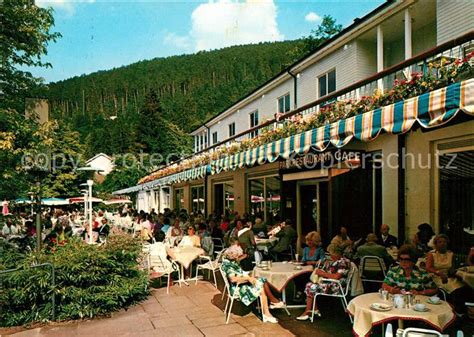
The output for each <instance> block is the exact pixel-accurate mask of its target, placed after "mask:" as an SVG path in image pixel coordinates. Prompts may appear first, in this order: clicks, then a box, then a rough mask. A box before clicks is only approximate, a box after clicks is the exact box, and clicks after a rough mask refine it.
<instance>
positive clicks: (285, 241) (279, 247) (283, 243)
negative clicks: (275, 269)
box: [270, 219, 296, 255]
mask: <svg viewBox="0 0 474 337" xmlns="http://www.w3.org/2000/svg"><path fill="white" fill-rule="evenodd" d="M291 225H292V222H291V220H289V219H287V220H285V221H283V222H282V223H281V224H280V228H281V229H280V231H279V232H278V233H276V234H275V236H276V237H277V238H279V239H280V240H279V241H278V242H277V244H276V245H275V247H273V248H272V249H271V250H270V251H271V253H273V254H274V255H278V254H281V253H284V252H287V251H288V250H289V249H290V245H291V243H292V242H293V240H295V239H296V231H295V229H294V228H293V227H292V226H291Z"/></svg>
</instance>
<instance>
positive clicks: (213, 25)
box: [29, 0, 384, 83]
mask: <svg viewBox="0 0 474 337" xmlns="http://www.w3.org/2000/svg"><path fill="white" fill-rule="evenodd" d="M383 2H384V1H383V0H355V1H350V0H339V1H337V0H325V1H321V0H312V1H309V0H306V1H292V0H286V1H273V0H241V1H235V0H212V1H208V2H204V1H189V0H188V1H170V0H168V1H164V0H141V1H133V0H121V1H117V0H115V1H107V0H77V1H72V0H36V4H37V5H38V6H41V7H52V8H53V9H54V19H55V26H54V27H53V29H52V31H56V32H60V33H61V34H62V37H61V38H60V39H59V40H58V41H57V42H55V43H51V44H50V45H49V46H48V54H47V55H46V56H44V57H43V59H44V60H45V61H48V62H50V63H51V64H52V66H53V67H52V68H47V69H44V68H33V69H29V70H30V71H31V72H32V73H33V75H35V76H38V77H42V78H44V80H45V81H46V82H47V83H48V82H55V81H59V80H63V79H66V78H70V77H73V76H79V75H82V74H89V73H91V72H95V71H98V70H106V69H112V68H114V67H120V66H123V65H127V64H131V63H134V62H137V61H140V60H145V59H152V58H156V57H167V56H171V55H181V54H191V53H195V52H197V51H201V50H212V49H219V48H223V47H228V46H232V45H239V44H248V43H258V42H264V41H283V40H294V39H297V38H300V37H302V36H307V35H309V34H310V32H311V30H312V29H315V28H316V27H317V26H318V24H319V23H320V22H321V18H322V17H323V16H324V15H331V16H332V17H334V18H335V19H336V21H337V23H339V24H342V25H343V26H344V27H346V26H348V25H350V24H351V23H352V22H353V20H354V19H355V18H356V17H362V16H364V15H365V14H367V13H369V12H370V11H371V10H373V9H375V8H376V7H378V6H379V5H380V4H382V3H383Z"/></svg>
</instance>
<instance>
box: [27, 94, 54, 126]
mask: <svg viewBox="0 0 474 337" xmlns="http://www.w3.org/2000/svg"><path fill="white" fill-rule="evenodd" d="M25 118H27V119H36V120H37V121H38V123H39V124H44V123H46V122H47V121H49V103H48V100H47V99H42V98H27V99H25Z"/></svg>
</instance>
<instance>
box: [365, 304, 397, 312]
mask: <svg viewBox="0 0 474 337" xmlns="http://www.w3.org/2000/svg"><path fill="white" fill-rule="evenodd" d="M392 308H393V307H392V306H391V305H388V304H384V303H372V304H371V305H370V309H372V310H374V311H390V310H392Z"/></svg>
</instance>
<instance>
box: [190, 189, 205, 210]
mask: <svg viewBox="0 0 474 337" xmlns="http://www.w3.org/2000/svg"><path fill="white" fill-rule="evenodd" d="M191 197H192V210H193V213H194V214H197V213H200V214H204V186H203V185H201V186H193V187H191Z"/></svg>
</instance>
